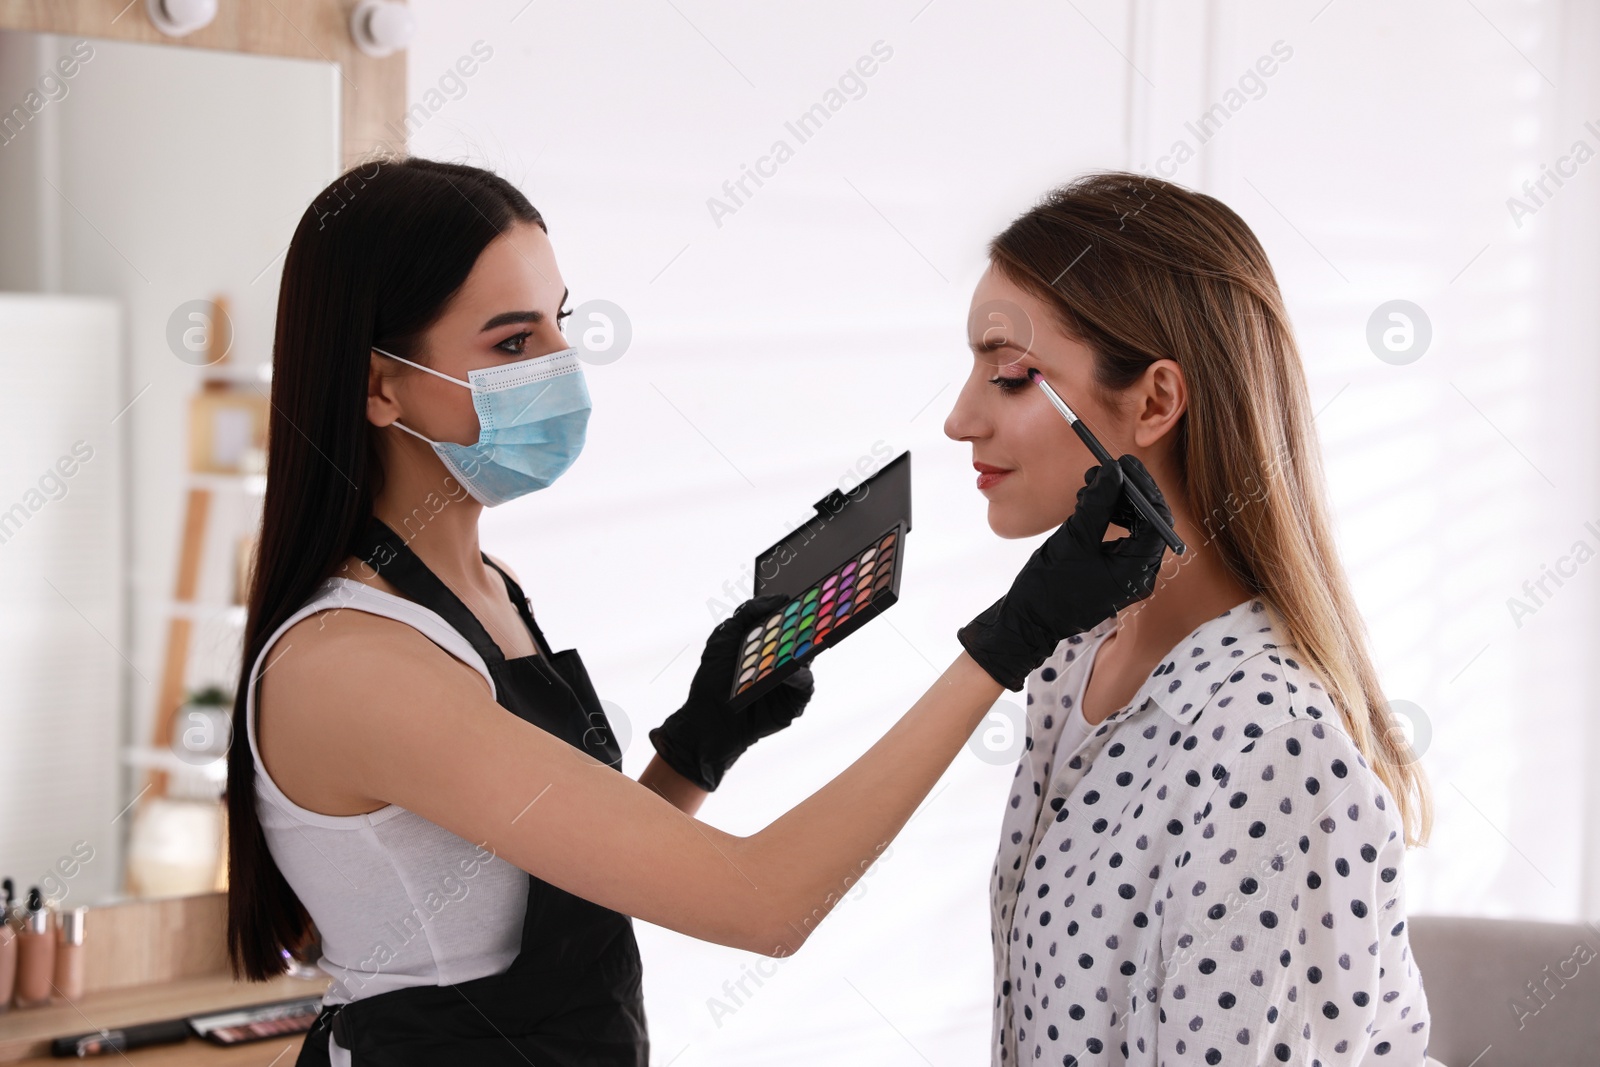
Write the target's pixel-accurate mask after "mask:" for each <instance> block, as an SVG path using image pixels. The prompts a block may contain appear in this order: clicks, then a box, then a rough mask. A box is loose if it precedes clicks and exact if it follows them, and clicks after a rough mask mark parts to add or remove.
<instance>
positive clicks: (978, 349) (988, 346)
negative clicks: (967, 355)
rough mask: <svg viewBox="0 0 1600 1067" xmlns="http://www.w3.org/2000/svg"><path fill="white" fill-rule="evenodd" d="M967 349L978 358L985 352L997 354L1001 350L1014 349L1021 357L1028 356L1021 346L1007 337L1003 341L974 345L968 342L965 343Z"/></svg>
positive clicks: (982, 342)
mask: <svg viewBox="0 0 1600 1067" xmlns="http://www.w3.org/2000/svg"><path fill="white" fill-rule="evenodd" d="M967 347H968V348H970V349H972V351H973V353H974V354H975V355H980V356H981V355H983V354H984V353H986V352H997V351H999V350H1000V349H1002V348H1012V349H1015V350H1016V351H1018V352H1020V353H1022V355H1024V356H1025V355H1027V354H1028V350H1027V349H1026V348H1023V347H1022V346H1021V345H1019V344H1017V343H1016V342H1015V341H1013V340H1011V338H1009V337H1008V338H1006V339H1005V340H1004V341H979V342H978V343H976V344H974V343H972V341H970V340H969V341H968V342H967Z"/></svg>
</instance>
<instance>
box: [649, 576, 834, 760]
mask: <svg viewBox="0 0 1600 1067" xmlns="http://www.w3.org/2000/svg"><path fill="white" fill-rule="evenodd" d="M789 600H790V598H789V597H786V596H779V595H771V596H763V597H756V598H755V599H753V600H746V601H745V602H744V603H743V604H741V605H739V607H738V609H737V610H735V611H734V613H733V614H732V615H730V616H728V617H727V618H726V619H723V620H722V622H721V623H719V624H718V625H717V627H716V629H714V630H712V631H711V636H710V637H709V638H708V639H707V640H706V648H705V652H704V653H703V654H702V655H701V657H700V669H699V670H697V671H695V675H694V681H692V682H690V683H689V697H688V699H687V700H685V701H684V704H683V707H681V708H679V709H678V710H677V711H675V712H673V713H672V714H671V715H669V716H668V717H667V721H666V722H664V723H662V724H661V725H660V726H658V727H656V728H655V729H654V730H651V731H650V743H651V744H653V745H655V747H656V752H658V753H659V754H660V755H661V758H662V759H664V760H666V762H667V764H668V765H669V766H671V767H672V769H673V770H675V771H677V772H678V773H679V774H681V775H683V776H684V777H685V778H687V779H689V781H691V782H694V783H695V784H696V785H698V786H699V787H700V788H702V789H704V790H706V791H707V792H710V791H712V790H714V789H716V788H717V785H718V784H719V783H720V782H721V781H722V776H723V775H724V774H725V773H727V770H728V768H729V767H731V766H733V762H734V760H736V759H738V758H739V757H740V756H741V755H743V754H744V751H745V749H747V748H749V747H750V746H751V745H753V744H755V743H756V742H757V741H758V740H760V739H761V738H763V737H766V736H767V735H768V734H774V733H777V732H778V731H779V730H781V729H783V728H784V727H785V726H788V725H789V724H790V723H791V722H793V721H794V720H795V718H796V717H798V716H799V714H800V713H801V712H802V711H804V710H805V706H806V702H807V701H808V700H810V699H811V693H812V691H813V689H814V688H815V686H814V683H813V681H812V678H811V668H809V667H801V668H800V669H799V670H797V671H795V672H794V673H793V674H791V675H790V676H789V677H788V678H785V679H784V680H783V681H782V682H780V683H779V684H778V686H777V688H775V689H773V690H772V691H771V692H769V693H767V694H766V695H765V696H762V697H758V698H757V699H755V700H753V701H751V702H750V703H749V704H748V705H746V706H745V707H743V708H740V709H739V710H738V711H733V710H731V709H730V708H729V707H728V701H729V694H730V693H731V692H732V691H733V680H734V677H735V674H734V667H735V666H736V665H737V664H738V662H739V652H740V651H741V650H742V649H743V648H744V639H745V635H746V634H747V633H749V632H750V631H751V630H752V629H754V628H755V626H756V625H757V624H758V623H760V622H761V620H763V619H765V618H766V617H767V616H769V615H771V614H772V613H773V612H775V611H777V610H778V609H779V608H781V607H783V606H784V605H785V604H787V603H788V602H789Z"/></svg>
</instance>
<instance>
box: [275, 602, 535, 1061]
mask: <svg viewBox="0 0 1600 1067" xmlns="http://www.w3.org/2000/svg"><path fill="white" fill-rule="evenodd" d="M330 608H353V609H355V610H357V611H366V612H371V613H372V614H374V615H383V616H385V617H387V618H391V619H394V620H396V621H398V622H403V623H405V624H406V625H408V626H413V627H415V628H416V629H418V630H420V631H421V632H422V633H423V635H424V636H426V637H427V638H428V639H429V640H431V641H432V642H433V643H434V644H436V645H438V646H439V647H440V648H442V649H444V650H445V651H446V652H448V653H450V654H451V655H452V656H454V657H455V658H456V659H458V660H460V661H462V662H463V663H465V664H467V665H468V666H470V667H472V668H474V669H475V670H477V671H478V673H480V674H482V675H483V677H484V679H485V680H487V681H488V683H489V688H490V691H491V692H492V691H493V690H494V679H493V678H492V677H490V675H489V671H488V668H487V667H486V666H485V664H484V662H483V658H482V657H481V656H479V655H478V654H477V652H476V651H474V649H473V648H472V645H471V644H470V643H468V641H467V640H466V639H465V638H464V637H462V636H461V635H460V634H459V633H457V632H456V631H455V630H454V629H452V628H451V626H450V625H449V623H447V622H445V621H444V619H443V618H441V617H440V616H439V615H438V614H437V613H435V612H433V611H431V610H429V609H428V608H425V607H423V606H422V605H420V604H417V603H414V602H413V601H410V600H405V599H403V598H401V597H397V596H393V595H391V594H389V593H385V592H383V591H381V590H378V589H373V588H372V587H371V586H367V585H363V584H362V583H360V582H356V581H352V580H350V579H348V578H329V579H328V580H327V581H326V582H324V583H323V585H322V586H321V587H320V588H319V589H318V590H317V591H316V593H314V594H313V595H312V597H311V599H310V600H308V601H307V602H306V604H305V606H304V607H302V608H300V610H299V611H297V612H295V613H294V614H293V615H291V616H290V617H289V618H288V619H287V620H286V621H285V622H284V624H283V625H282V626H280V627H278V629H277V631H276V632H274V633H273V634H272V636H271V637H270V638H268V640H267V643H266V645H265V646H263V648H262V650H261V655H260V656H258V657H257V658H256V661H255V663H254V664H252V665H251V668H250V685H249V687H248V689H247V690H246V697H245V728H246V732H247V733H248V735H249V741H250V753H251V755H252V756H253V757H254V758H255V761H256V812H257V815H258V817H259V818H260V820H261V827H262V830H263V832H264V833H265V835H266V840H267V848H268V849H269V850H270V851H271V853H272V858H273V859H274V860H276V861H277V864H278V869H279V870H281V871H282V872H283V876H284V878H285V879H286V880H287V881H288V883H289V885H290V886H291V887H292V888H293V889H294V892H295V895H296V896H298V897H299V898H300V902H301V903H302V904H304V905H305V908H306V911H308V912H309V913H310V914H311V918H312V920H313V921H314V922H315V923H316V924H317V930H318V931H319V932H320V933H321V935H322V959H321V960H320V961H319V963H318V966H319V967H320V968H321V969H322V970H324V971H326V972H327V973H328V974H329V975H330V976H331V977H332V978H333V984H332V985H331V986H330V987H329V989H328V992H327V995H326V996H325V998H324V1000H325V1002H326V1003H329V1004H333V1003H342V1002H346V1001H351V1000H360V999H361V998H362V997H369V996H373V995H374V994H377V993H384V992H387V991H389V990H391V989H400V988H402V987H405V986H417V985H451V984H454V983H457V982H465V981H468V980H470V979H473V978H482V977H484V976H485V975H490V974H497V973H499V972H501V971H503V970H505V969H506V968H507V967H509V966H510V965H511V961H512V960H513V959H514V958H515V957H516V955H517V952H518V950H519V948H520V947H521V940H522V919H523V915H524V913H525V911H526V909H527V903H528V875H527V873H526V872H524V871H523V870H521V869H520V868H518V867H516V866H515V865H513V864H511V863H508V862H506V861H505V860H503V859H500V858H498V857H496V856H494V855H493V854H492V853H490V852H489V850H488V848H487V846H484V847H482V848H480V847H479V846H478V845H477V844H476V843H474V842H471V841H467V840H465V839H464V838H461V837H458V836H456V835H455V834H453V833H451V832H450V831H448V830H446V829H444V828H443V827H441V826H439V825H437V824H435V823H432V822H429V821H428V820H427V819H424V818H423V817H422V816H420V815H417V814H416V813H415V812H412V811H408V810H406V809H405V808H402V807H400V806H398V805H396V804H389V805H386V806H385V807H382V808H379V809H378V810H377V811H372V812H368V813H366V814H364V815H322V814H319V813H317V812H314V811H309V810H307V809H305V808H302V807H300V806H299V805H297V804H295V803H294V802H293V801H291V800H290V799H289V798H288V797H287V796H285V795H284V793H283V791H282V790H281V789H279V788H278V786H277V785H276V784H275V783H274V782H273V781H272V778H271V776H270V775H268V774H267V770H266V765H265V764H264V763H263V762H262V760H261V751H260V749H259V748H258V747H257V746H256V726H255V704H256V680H257V678H258V676H259V673H260V670H261V664H262V662H263V661H264V660H265V658H266V656H267V653H268V652H269V651H270V650H271V648H272V646H273V643H274V642H276V641H277V639H278V638H279V637H280V636H281V635H282V634H283V632H284V631H285V630H287V629H288V628H289V627H290V626H292V625H294V624H295V623H297V622H299V621H300V620H301V619H304V618H305V617H306V616H308V615H310V614H312V613H313V612H317V611H322V610H326V609H330ZM290 654H292V653H290ZM438 713H439V714H449V709H448V708H440V709H438ZM341 1051H342V1050H341ZM340 1058H341V1059H342V1057H340Z"/></svg>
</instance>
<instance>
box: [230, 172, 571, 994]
mask: <svg viewBox="0 0 1600 1067" xmlns="http://www.w3.org/2000/svg"><path fill="white" fill-rule="evenodd" d="M519 222H531V223H534V224H536V225H538V226H539V227H540V228H541V229H543V228H545V225H544V219H543V218H542V217H541V216H540V215H539V212H538V211H536V210H535V209H534V207H533V205H532V204H530V203H529V202H528V200H527V198H526V197H524V196H523V195H522V194H521V193H520V192H518V191H517V189H516V188H515V187H514V186H513V185H512V184H511V183H510V182H508V181H506V180H505V179H504V178H501V177H500V176H498V175H496V174H493V173H491V172H489V171H486V170H482V169H479V168H477V167H470V166H465V165H463V164H458V163H440V162H435V161H433V160H428V159H415V158H405V159H384V160H378V161H373V162H370V163H364V164H360V165H358V166H356V167H353V168H351V169H350V170H348V171H346V172H345V173H344V174H342V175H340V177H339V178H338V179H336V180H335V181H334V182H333V184H331V185H329V186H328V187H327V188H326V189H324V190H323V191H322V193H321V194H319V195H318V197H317V198H316V200H314V201H313V202H312V204H311V206H310V207H308V208H307V209H306V212H305V214H304V215H303V216H301V219H300V224H299V226H297V227H296V228H295V233H294V240H293V241H291V242H290V244H289V252H288V257H287V258H286V259H285V261H284V266H283V282H282V285H281V287H280V290H279V294H278V321H277V335H276V337H275V338H274V341H273V348H272V371H273V373H272V415H271V420H270V422H269V425H268V445H267V489H266V499H265V501H264V504H263V508H262V519H261V531H260V542H259V546H258V548H257V551H256V564H255V568H254V572H253V574H252V576H251V579H250V608H249V615H248V618H247V621H246V623H245V635H244V655H243V657H242V660H241V663H240V670H239V684H238V687H237V689H236V691H235V695H234V701H233V738H234V743H233V745H232V747H231V748H230V749H229V751H228V787H227V803H228V958H229V961H230V963H231V964H232V967H233V973H234V976H235V977H244V978H248V979H250V980H253V981H262V980H265V979H267V978H270V977H272V976H273V975H277V974H280V973H282V972H283V970H284V968H285V959H284V955H283V953H284V950H294V949H296V948H299V947H301V946H302V945H303V944H305V942H306V941H307V940H308V939H309V937H310V935H311V934H312V932H313V931H312V923H311V917H310V915H309V914H308V913H307V912H306V909H305V907H304V905H302V904H301V902H300V900H299V898H298V897H296V896H295V893H294V890H293V889H291V888H290V886H289V883H288V882H287V881H286V880H285V879H284V877H283V873H282V872H281V871H280V870H279V869H278V865H277V863H276V862H275V861H274V860H273V857H272V853H271V852H270V851H268V849H267V841H266V837H265V835H264V834H263V833H262V829H261V821H260V819H258V818H257V815H256V790H255V773H256V767H255V759H254V758H253V756H252V754H251V752H250V745H249V742H248V741H247V740H246V733H245V718H244V716H245V694H246V687H247V685H248V681H249V678H250V669H251V666H252V665H253V664H254V663H255V661H256V658H257V657H258V656H259V655H260V653H261V650H262V648H263V647H264V646H265V644H266V642H267V639H268V638H269V637H271V636H272V634H273V633H274V632H275V631H276V630H277V629H278V627H279V626H281V625H282V624H283V623H284V621H285V620H286V619H288V618H289V616H290V615H292V614H294V612H295V611H296V610H297V609H298V608H300V607H301V605H303V604H304V603H305V602H306V600H307V599H308V598H309V597H310V596H311V594H312V592H313V591H314V590H315V589H316V588H317V587H318V586H319V585H321V584H322V583H323V582H324V581H325V580H326V579H327V578H328V577H330V576H331V575H332V574H333V573H334V572H335V571H336V570H337V569H338V567H339V566H340V564H342V563H343V562H344V560H345V559H346V558H348V557H349V556H350V555H351V553H352V552H353V551H354V550H355V547H356V540H357V538H358V537H360V535H361V534H362V533H363V532H364V530H365V528H366V526H367V523H368V522H369V521H370V519H371V516H372V503H373V500H374V498H375V497H376V496H377V494H378V492H379V490H380V489H381V488H382V486H383V469H382V467H381V465H380V462H379V453H378V450H377V448H376V447H375V441H374V439H373V435H374V434H375V433H376V432H377V430H376V427H373V426H372V425H370V424H369V423H368V422H367V417H366V402H367V401H366V397H367V376H368V366H369V362H370V360H371V351H372V348H373V347H374V346H377V347H379V348H383V349H385V350H386V351H389V352H394V353H397V354H399V355H401V356H404V357H405V358H407V359H411V360H415V361H418V362H426V360H425V357H424V353H422V352H421V351H420V341H421V337H422V335H423V333H424V332H425V331H426V330H427V329H428V328H429V327H430V326H432V325H433V323H434V322H436V321H437V320H438V318H439V316H440V315H441V314H442V313H443V311H444V309H445V307H446V305H447V304H448V303H449V301H450V299H451V298H452V297H453V296H454V295H455V293H456V291H457V290H458V289H460V287H461V284H462V283H463V282H464V281H465V280H466V278H467V274H468V273H469V272H470V271H471V270H472V265H473V264H474V263H475V262H476V261H477V259H478V255H479V254H480V253H481V252H482V251H483V249H484V247H485V246H486V245H488V244H489V242H490V241H492V240H494V238H495V237H496V236H498V235H499V234H501V233H503V232H505V231H506V230H508V229H510V228H511V227H512V226H513V225H515V224H517V223H519Z"/></svg>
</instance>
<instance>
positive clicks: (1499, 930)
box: [1407, 915, 1600, 1067]
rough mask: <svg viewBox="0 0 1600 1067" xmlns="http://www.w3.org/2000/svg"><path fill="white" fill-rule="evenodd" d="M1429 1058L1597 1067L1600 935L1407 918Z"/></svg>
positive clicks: (1496, 1066) (1547, 925)
mask: <svg viewBox="0 0 1600 1067" xmlns="http://www.w3.org/2000/svg"><path fill="white" fill-rule="evenodd" d="M1407 929H1408V931H1409V933H1410V938H1411V950H1412V953H1413V956H1414V958H1415V959H1416V963H1417V966H1418V967H1419V968H1420V969H1421V971H1422V982H1423V987H1424V989H1426V991H1427V994H1428V1010H1429V1013H1430V1015H1431V1017H1432V1027H1431V1031H1430V1037H1429V1042H1428V1055H1429V1057H1430V1064H1431V1063H1432V1061H1433V1058H1434V1057H1437V1059H1438V1060H1440V1061H1443V1063H1448V1064H1450V1065H1451V1067H1593V1065H1594V1064H1596V1063H1600V928H1597V927H1590V926H1586V925H1584V924H1582V923H1551V922H1532V921H1526V920H1513V919H1478V918H1467V917H1462V916H1446V915H1413V916H1411V919H1410V921H1409V924H1408V927H1407Z"/></svg>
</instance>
